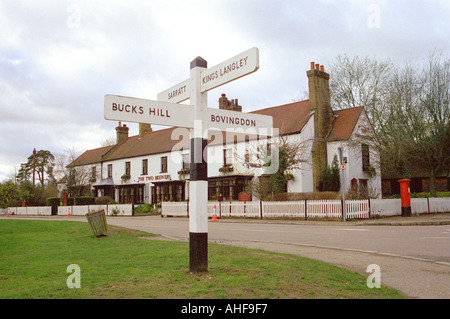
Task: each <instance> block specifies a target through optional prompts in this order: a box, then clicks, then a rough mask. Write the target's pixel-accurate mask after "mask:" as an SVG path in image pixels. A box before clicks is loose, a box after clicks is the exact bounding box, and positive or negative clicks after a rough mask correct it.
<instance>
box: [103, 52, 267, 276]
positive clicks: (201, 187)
mask: <svg viewBox="0 0 450 319" xmlns="http://www.w3.org/2000/svg"><path fill="white" fill-rule="evenodd" d="M190 67H191V72H190V78H189V79H187V80H185V81H183V82H181V83H179V84H177V85H174V86H172V87H171V88H169V89H167V90H165V91H163V92H160V93H159V94H158V97H157V98H158V100H157V101H153V100H144V99H136V98H131V97H124V96H118V95H105V105H104V108H105V119H107V120H115V121H127V122H137V123H150V124H157V125H166V126H177V127H186V128H189V129H190V130H191V149H190V150H191V166H190V183H189V193H190V199H189V271H190V272H191V273H198V272H205V271H207V270H208V215H207V203H208V174H207V159H206V158H205V157H206V152H204V150H205V148H206V144H207V139H206V138H205V136H207V135H206V134H204V132H205V131H206V130H208V129H216V130H221V131H227V130H244V131H246V130H247V129H250V130H251V131H252V132H254V134H258V135H266V136H272V127H273V120H272V117H271V116H267V115H259V114H248V113H242V112H234V111H227V110H219V109H212V108H208V107H207V104H208V103H207V91H209V90H212V89H214V88H216V87H218V86H221V85H223V84H226V83H228V82H231V81H233V80H236V79H238V78H241V77H243V76H245V75H247V74H250V73H253V72H255V71H257V70H258V68H259V51H258V49H257V48H251V49H249V50H247V51H245V52H242V53H241V54H239V55H237V56H235V57H233V58H231V59H229V60H227V61H225V62H222V63H220V64H218V65H216V66H214V67H212V68H209V69H208V68H207V62H206V61H205V60H204V59H202V58H201V57H197V58H196V59H195V60H193V61H192V62H191V65H190ZM188 99H190V104H191V105H186V104H177V103H180V102H183V101H186V100H188Z"/></svg>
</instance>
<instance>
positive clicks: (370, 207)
mask: <svg viewBox="0 0 450 319" xmlns="http://www.w3.org/2000/svg"><path fill="white" fill-rule="evenodd" d="M367 200H368V201H369V219H370V216H371V215H370V214H371V212H372V206H371V205H370V197H369V198H368V199H367Z"/></svg>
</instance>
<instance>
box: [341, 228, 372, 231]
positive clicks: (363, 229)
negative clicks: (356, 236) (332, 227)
mask: <svg viewBox="0 0 450 319" xmlns="http://www.w3.org/2000/svg"><path fill="white" fill-rule="evenodd" d="M338 230H355V231H367V230H368V229H365V228H362V229H358V228H339V229H338Z"/></svg>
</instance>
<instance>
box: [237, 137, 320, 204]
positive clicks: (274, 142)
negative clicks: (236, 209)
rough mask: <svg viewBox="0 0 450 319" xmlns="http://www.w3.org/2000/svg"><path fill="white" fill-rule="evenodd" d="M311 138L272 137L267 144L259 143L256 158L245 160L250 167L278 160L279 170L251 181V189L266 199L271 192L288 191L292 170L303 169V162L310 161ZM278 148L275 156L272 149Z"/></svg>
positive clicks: (258, 166)
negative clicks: (308, 150)
mask: <svg viewBox="0 0 450 319" xmlns="http://www.w3.org/2000/svg"><path fill="white" fill-rule="evenodd" d="M310 143H311V141H310V140H300V141H298V140H293V139H290V138H289V136H284V135H282V136H279V137H277V138H272V139H271V141H270V143H268V144H266V145H265V146H262V145H259V146H258V147H257V149H256V151H255V152H254V153H255V155H256V156H255V158H254V159H253V160H251V161H246V162H245V161H244V162H245V165H246V166H248V167H250V168H261V167H262V168H264V167H268V166H271V165H272V164H273V162H272V161H276V165H275V167H277V170H276V171H275V172H271V174H270V175H269V176H268V177H263V178H260V179H259V180H258V181H254V182H252V183H251V186H250V187H251V190H252V192H255V193H256V195H257V197H258V198H260V199H265V198H267V197H268V195H269V194H272V195H273V194H275V193H283V192H286V191H287V183H288V181H289V180H290V179H292V178H293V174H292V172H293V171H295V170H297V169H301V168H302V165H303V164H308V163H310V153H308V152H306V150H307V149H308V147H309V146H310ZM273 149H277V150H278V151H277V155H278V156H273V155H274V154H272V150H273Z"/></svg>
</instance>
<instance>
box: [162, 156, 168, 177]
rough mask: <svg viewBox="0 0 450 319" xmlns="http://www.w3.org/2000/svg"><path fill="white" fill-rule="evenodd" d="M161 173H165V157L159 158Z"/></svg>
mask: <svg viewBox="0 0 450 319" xmlns="http://www.w3.org/2000/svg"><path fill="white" fill-rule="evenodd" d="M161 173H167V156H163V157H161Z"/></svg>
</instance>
